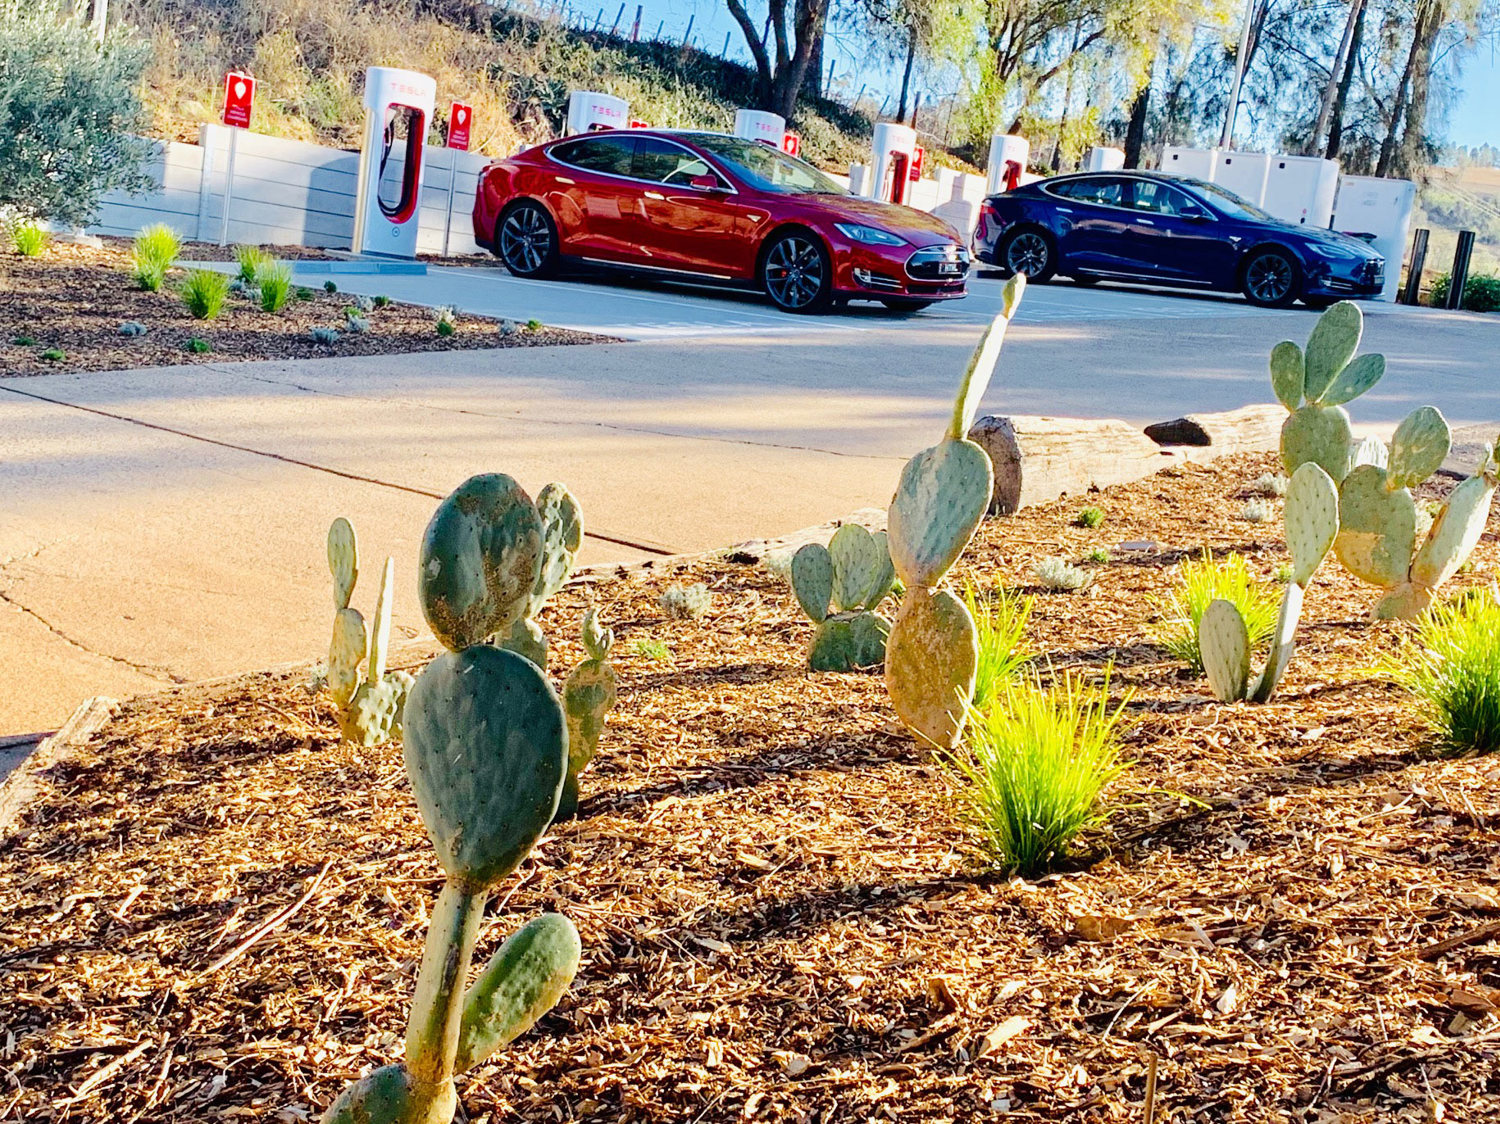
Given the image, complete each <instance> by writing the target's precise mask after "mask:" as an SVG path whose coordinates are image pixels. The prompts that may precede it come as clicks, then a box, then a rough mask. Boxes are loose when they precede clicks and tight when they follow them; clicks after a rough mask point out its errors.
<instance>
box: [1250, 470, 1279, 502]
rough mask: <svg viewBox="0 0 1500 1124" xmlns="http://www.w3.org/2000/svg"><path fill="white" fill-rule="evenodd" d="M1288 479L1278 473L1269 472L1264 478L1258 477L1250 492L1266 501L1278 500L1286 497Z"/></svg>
mask: <svg viewBox="0 0 1500 1124" xmlns="http://www.w3.org/2000/svg"><path fill="white" fill-rule="evenodd" d="M1286 486H1287V478H1286V477H1285V476H1281V475H1279V474H1277V473H1271V472H1267V473H1266V474H1265V475H1263V476H1257V477H1256V478H1255V483H1253V484H1251V485H1250V490H1251V491H1252V492H1254V493H1255V494H1256V495H1257V496H1264V497H1265V498H1266V499H1278V498H1280V497H1281V496H1284V495H1286Z"/></svg>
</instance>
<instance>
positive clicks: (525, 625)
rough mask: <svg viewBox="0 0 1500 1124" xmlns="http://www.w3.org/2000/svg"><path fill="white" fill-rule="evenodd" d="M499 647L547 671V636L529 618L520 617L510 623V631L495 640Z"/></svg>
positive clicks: (540, 627)
mask: <svg viewBox="0 0 1500 1124" xmlns="http://www.w3.org/2000/svg"><path fill="white" fill-rule="evenodd" d="M496 642H497V643H498V644H499V645H500V647H502V648H504V649H505V650H506V651H507V652H514V653H516V655H518V656H525V657H526V658H527V659H528V660H530V661H531V662H532V663H534V664H536V665H537V667H539V668H541V669H542V670H543V671H546V670H547V635H546V633H544V632H543V631H542V626H541V625H539V624H537V623H536V621H534V620H532V619H531V618H530V617H521V618H520V619H518V620H516V621H514V622H512V624H511V626H510V631H509V632H507V633H506V634H505V635H504V636H502V637H499V638H497V641H496Z"/></svg>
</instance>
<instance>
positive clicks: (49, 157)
mask: <svg viewBox="0 0 1500 1124" xmlns="http://www.w3.org/2000/svg"><path fill="white" fill-rule="evenodd" d="M101 33H102V38H101ZM146 61H147V47H146V45H145V44H143V43H139V42H137V41H136V40H135V39H133V38H131V37H130V36H129V35H127V34H125V33H122V32H120V31H118V30H115V31H105V30H104V28H103V27H102V25H101V26H100V27H98V28H91V27H90V26H89V24H88V23H86V22H83V21H82V20H79V19H77V18H75V17H74V16H73V15H72V14H71V13H69V12H65V11H63V10H62V9H61V8H60V7H59V6H58V5H57V4H56V3H55V2H48V0H41V2H28V3H22V2H20V0H0V208H7V209H9V210H10V211H11V212H12V213H13V214H15V215H16V216H18V217H20V218H23V219H56V220H59V221H61V222H65V223H70V224H75V225H82V224H84V223H87V222H88V221H90V220H91V219H92V218H93V217H94V215H95V214H96V213H97V212H98V209H99V200H100V198H101V197H102V196H103V195H104V194H105V193H106V192H109V191H112V190H115V189H117V188H121V189H124V190H127V191H132V192H138V191H143V190H145V189H146V188H147V187H149V186H150V183H151V181H150V179H149V178H148V177H147V176H145V175H144V174H143V173H142V171H141V166H142V164H143V163H144V162H145V160H146V158H147V157H148V156H149V155H150V153H151V148H150V145H149V143H148V142H147V141H145V140H143V139H141V138H140V137H139V136H137V135H136V133H137V131H139V130H141V129H143V128H144V127H145V124H146V121H145V110H144V108H143V107H142V105H141V101H140V97H139V94H138V90H139V87H140V82H141V75H142V73H143V71H144V70H145V66H146Z"/></svg>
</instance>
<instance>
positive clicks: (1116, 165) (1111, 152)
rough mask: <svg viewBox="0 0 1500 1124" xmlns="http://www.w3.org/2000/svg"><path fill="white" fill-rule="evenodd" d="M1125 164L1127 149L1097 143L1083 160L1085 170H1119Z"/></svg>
mask: <svg viewBox="0 0 1500 1124" xmlns="http://www.w3.org/2000/svg"><path fill="white" fill-rule="evenodd" d="M1124 166H1125V151H1124V149H1120V148H1105V147H1103V146H1102V145H1096V146H1095V147H1094V148H1091V149H1089V154H1088V157H1087V158H1086V159H1085V160H1084V162H1083V170H1084V171H1085V172H1118V171H1119V170H1120V169H1121V168H1123V167H1124Z"/></svg>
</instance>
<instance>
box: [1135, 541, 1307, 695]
mask: <svg viewBox="0 0 1500 1124" xmlns="http://www.w3.org/2000/svg"><path fill="white" fill-rule="evenodd" d="M1287 579H1288V580H1290V579H1291V570H1290V569H1288V570H1287ZM1215 601H1228V602H1229V603H1230V604H1231V605H1233V606H1234V607H1235V608H1236V609H1238V610H1239V613H1240V617H1241V619H1243V620H1244V622H1245V630H1246V631H1247V632H1248V633H1249V634H1250V646H1251V647H1252V648H1253V647H1255V646H1256V645H1257V644H1260V643H1262V642H1263V641H1264V640H1266V639H1267V638H1268V637H1269V636H1270V635H1271V632H1272V631H1273V630H1274V629H1275V628H1276V614H1277V611H1278V609H1279V605H1280V601H1279V598H1278V596H1277V594H1276V591H1275V590H1274V589H1270V588H1268V587H1266V586H1264V585H1261V584H1260V583H1259V582H1257V581H1256V580H1255V579H1254V578H1252V577H1251V576H1250V568H1249V567H1248V566H1247V565H1246V564H1245V559H1244V557H1243V556H1242V555H1239V554H1230V555H1228V556H1226V557H1225V558H1224V559H1223V560H1222V561H1217V562H1216V561H1214V558H1213V556H1212V555H1211V554H1209V552H1208V551H1207V550H1206V549H1205V550H1204V552H1203V557H1202V558H1200V559H1198V560H1197V561H1196V562H1184V563H1183V564H1182V565H1181V566H1180V567H1178V570H1177V587H1176V588H1175V589H1174V590H1173V591H1172V596H1171V598H1170V599H1168V600H1167V601H1165V602H1158V604H1157V609H1158V611H1159V612H1160V613H1161V615H1162V621H1161V623H1160V624H1159V625H1158V626H1157V628H1156V634H1155V639H1156V642H1157V643H1158V644H1160V645H1161V646H1162V647H1163V648H1165V649H1166V650H1167V651H1168V652H1170V653H1171V654H1172V655H1173V656H1175V657H1176V658H1177V659H1179V660H1182V661H1183V662H1184V663H1186V664H1187V665H1188V666H1189V667H1191V668H1192V669H1193V671H1194V672H1196V673H1197V674H1199V675H1201V674H1203V656H1202V655H1201V654H1200V653H1199V651H1198V626H1199V625H1200V624H1201V623H1202V621H1203V613H1204V610H1206V609H1207V608H1208V607H1209V605H1211V604H1212V603H1213V602H1215Z"/></svg>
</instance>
